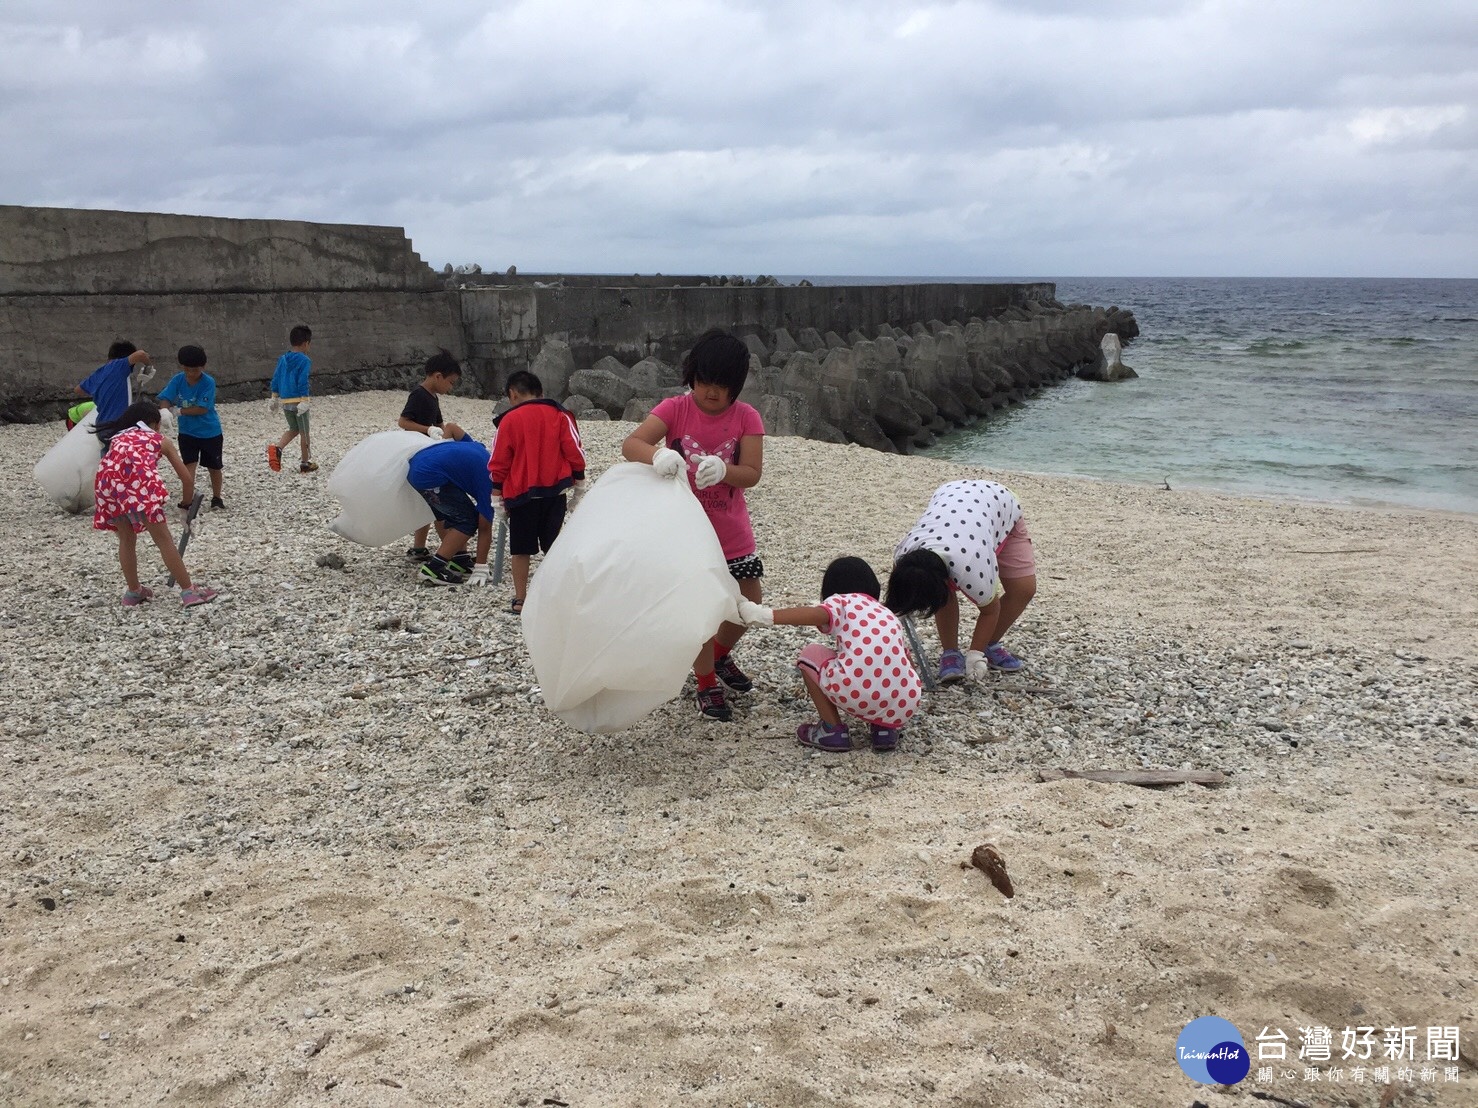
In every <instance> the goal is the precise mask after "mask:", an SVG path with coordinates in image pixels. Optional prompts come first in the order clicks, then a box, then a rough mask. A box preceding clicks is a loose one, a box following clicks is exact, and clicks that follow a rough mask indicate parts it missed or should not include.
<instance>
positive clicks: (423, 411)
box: [399, 350, 467, 562]
mask: <svg viewBox="0 0 1478 1108" xmlns="http://www.w3.org/2000/svg"><path fill="white" fill-rule="evenodd" d="M461 380H462V367H461V366H459V365H458V364H457V360H456V359H455V358H453V357H452V356H451V354H450V353H448V352H447V351H445V350H441V351H438V352H437V353H435V354H433V355H431V357H430V358H429V359H427V361H426V376H425V378H424V380H422V381H421V383H420V384H419V385H417V386H416V387H415V388H413V389H412V390H411V393H410V395H409V396H408V397H406V400H405V408H404V410H403V411H402V412H401V413H400V420H399V426H400V428H401V429H402V430H404V431H417V432H419V433H420V434H423V435H427V436H429V437H431V438H433V439H440V438H448V439H459V440H460V439H464V438H466V437H467V433H466V432H465V431H463V430H462V428H461V427H459V426H457V425H456V424H455V423H447V422H444V421H443V420H442V418H441V401H440V400H439V399H437V398H438V397H442V396H445V395H447V393H449V392H451V391H452V390H453V389H454V388H456V387H457V383H458V382H459V381H461ZM430 530H431V528H430V527H429V526H428V527H422V528H421V529H420V530H418V531H417V532H416V534H415V537H414V538H413V539H412V540H411V548H410V549H409V550H407V551H406V552H405V553H406V557H408V558H414V559H415V560H416V561H418V562H424V561H426V560H427V559H428V558H430V557H431V551H430V550H428V549H427V547H426V536H427V534H428V533H429V532H430ZM440 531H441V528H440V527H439V526H438V527H437V533H438V534H439V533H440Z"/></svg>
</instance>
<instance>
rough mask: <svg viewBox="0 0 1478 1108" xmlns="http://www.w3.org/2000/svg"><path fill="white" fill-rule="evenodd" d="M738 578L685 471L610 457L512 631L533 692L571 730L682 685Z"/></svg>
mask: <svg viewBox="0 0 1478 1108" xmlns="http://www.w3.org/2000/svg"><path fill="white" fill-rule="evenodd" d="M738 598H739V586H738V585H737V584H736V583H735V581H734V578H733V577H731V576H730V575H729V570H728V566H727V565H726V564H725V563H724V552H723V549H722V548H721V547H720V546H719V542H718V536H717V535H715V534H714V533H713V525H712V524H710V523H709V522H708V517H707V516H706V515H704V514H703V509H702V507H700V506H699V504H698V499H697V497H695V496H694V495H693V493H692V490H691V489H689V488H688V483H687V482H686V481H673V480H669V479H667V478H664V477H659V476H657V474H655V473H654V472H652V467H651V466H649V465H641V464H638V463H634V462H627V463H623V464H620V465H616V466H613V467H611V468H610V469H609V470H607V471H606V473H605V475H604V476H603V477H602V478H601V479H600V480H599V481H597V482H596V483H595V486H594V487H593V488H592V489H591V490H590V491H589V492H588V493H586V494H585V497H584V499H582V500H581V501H580V510H579V511H577V512H575V513H573V514H572V515H571V516H570V518H569V521H568V522H567V523H566V524H565V528H564V530H563V531H561V532H560V536H559V539H558V540H557V541H556V542H555V544H554V547H553V548H552V549H551V550H550V551H549V553H548V554H546V555H545V556H544V562H543V564H542V565H541V566H540V567H539V571H538V573H537V574H536V575H535V576H534V580H533V584H532V586H531V587H530V588H529V595H528V599H527V601H526V602H525V604H524V609H523V637H524V642H525V643H526V644H527V646H528V649H529V657H530V659H531V660H532V661H533V663H534V675H535V676H536V677H537V678H538V680H539V685H540V687H541V688H542V689H543V694H544V703H545V704H546V705H548V707H549V709H550V711H552V712H554V714H555V715H557V716H559V718H560V719H562V720H564V721H565V722H566V723H568V724H570V725H571V726H573V727H578V728H579V729H580V730H582V731H602V732H610V731H622V730H625V729H626V728H628V727H630V726H631V725H632V724H634V723H636V722H637V721H638V720H640V719H641V718H642V717H643V716H645V715H647V714H648V713H650V712H652V711H653V710H655V709H656V708H658V707H660V706H661V705H663V704H665V703H666V702H667V701H669V700H671V699H672V698H673V697H675V696H677V695H678V693H680V692H681V691H682V687H683V682H684V681H685V680H687V676H688V673H689V672H690V671H691V670H692V668H693V660H694V659H695V658H697V657H698V651H699V650H700V649H702V647H703V644H704V643H705V642H707V641H708V640H709V639H711V638H712V637H713V635H714V632H716V631H717V630H718V627H719V624H720V623H722V622H723V621H724V620H725V619H732V618H734V617H735V604H736V602H737V601H738Z"/></svg>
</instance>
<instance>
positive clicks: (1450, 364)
mask: <svg viewBox="0 0 1478 1108" xmlns="http://www.w3.org/2000/svg"><path fill="white" fill-rule="evenodd" d="M810 279H811V280H812V281H813V282H815V283H816V284H830V285H854V284H855V285H862V284H908V283H917V282H920V281H931V282H933V281H980V280H1022V279H1023V278H980V277H976V278H964V277H939V278H920V277H812V278H810ZM1032 279H1033V280H1055V281H1056V284H1057V298H1058V300H1060V301H1062V302H1063V303H1064V304H1073V303H1081V304H1093V305H1099V306H1103V307H1108V306H1109V305H1115V304H1116V305H1118V306H1120V307H1123V308H1129V309H1130V310H1132V311H1133V312H1134V315H1135V318H1136V319H1137V320H1138V321H1139V328H1140V337H1139V339H1137V340H1136V341H1135V342H1133V343H1131V344H1129V346H1128V347H1127V348H1126V349H1125V352H1124V361H1125V363H1126V364H1127V365H1130V366H1132V367H1133V368H1134V369H1135V370H1136V371H1137V372H1138V373H1139V379H1138V380H1134V381H1127V382H1123V383H1119V384H1095V383H1089V382H1084V381H1072V382H1069V383H1067V384H1063V385H1060V386H1057V387H1055V388H1051V389H1047V390H1045V391H1043V392H1042V393H1040V394H1039V395H1038V396H1037V397H1035V398H1033V399H1032V400H1031V401H1029V402H1028V403H1027V404H1026V405H1025V406H1024V407H1020V408H1015V409H1011V410H1010V411H1009V412H1007V413H1004V414H998V415H997V416H996V417H995V418H993V419H991V420H990V421H989V422H986V423H982V424H980V425H978V426H976V427H971V428H968V429H965V430H962V431H959V432H956V433H954V434H951V435H949V436H947V437H946V438H945V439H944V440H942V441H941V442H940V444H939V445H938V446H937V447H935V448H934V449H932V450H930V451H929V452H928V453H930V454H933V455H935V456H939V457H947V458H954V459H959V460H962V461H969V462H975V463H979V464H981V465H984V466H989V467H993V468H1001V469H1015V470H1024V471H1027V472H1035V473H1063V474H1073V475H1079V476H1085V477H1095V478H1101V479H1105V480H1111V481H1131V482H1147V483H1154V484H1159V483H1160V482H1161V481H1162V480H1168V481H1169V482H1170V484H1171V486H1172V487H1174V488H1180V487H1186V488H1193V487H1198V488H1208V489H1220V490H1223V491H1227V492H1234V493H1244V494H1251V495H1264V496H1276V497H1293V498H1299V499H1308V500H1319V501H1336V502H1346V503H1355V504H1395V505H1402V506H1406V507H1417V508H1437V509H1446V510H1451V511H1459V512H1466V513H1474V514H1478V280H1436V279H1433V280H1420V279H1413V280H1391V279H1317V278H1310V279H1301V278H1232V277H1226V278H1154V277H1123V278H1108V277H1092V278H1088V277H1062V278H1032ZM786 280H792V278H786Z"/></svg>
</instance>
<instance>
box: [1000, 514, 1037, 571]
mask: <svg viewBox="0 0 1478 1108" xmlns="http://www.w3.org/2000/svg"><path fill="white" fill-rule="evenodd" d="M996 568H997V569H998V570H1000V574H1001V580H1002V581H1014V580H1015V579H1016V578H1018V577H1035V576H1036V575H1037V559H1036V555H1035V554H1034V553H1033V551H1032V536H1031V532H1030V531H1028V530H1027V529H1026V517H1025V516H1022V517H1021V518H1020V519H1018V520H1017V521H1016V526H1015V527H1013V528H1011V531H1010V533H1009V534H1008V535H1007V536H1006V541H1005V542H1003V543H1001V545H1000V547H999V548H998V549H997V550H996Z"/></svg>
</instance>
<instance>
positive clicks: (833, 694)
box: [739, 558, 923, 754]
mask: <svg viewBox="0 0 1478 1108" xmlns="http://www.w3.org/2000/svg"><path fill="white" fill-rule="evenodd" d="M881 591H882V590H881V589H880V588H879V587H878V578H877V575H876V574H875V573H873V571H872V567H871V566H869V565H868V564H867V563H866V562H864V561H863V560H862V559H861V558H838V559H837V560H836V561H834V562H832V563H831V565H829V566H827V567H826V574H825V576H823V577H822V579H821V604H820V606H819V607H815V608H775V609H770V608H766V607H764V606H763V605H760V604H755V603H753V602H751V601H749V600H743V599H741V600H740V601H739V615H740V617H741V618H742V619H743V620H744V622H745V624H747V625H748V626H750V627H759V626H765V625H770V624H775V623H779V624H785V625H789V626H793V627H819V628H820V629H821V630H823V631H825V632H827V633H828V634H830V635H832V636H833V637H834V638H835V639H836V649H835V650H832V649H829V648H828V647H826V646H823V645H822V644H821V643H812V644H810V645H809V646H807V647H806V648H805V649H804V650H802V651H801V656H800V658H799V659H798V660H797V662H796V668H797V669H799V670H800V671H801V678H802V679H803V680H804V681H805V683H806V691H807V692H809V693H810V694H811V700H812V701H813V702H814V703H815V705H816V712H817V714H818V715H820V717H821V719H820V721H819V722H817V723H804V724H802V725H801V726H800V727H799V728H798V729H797V730H796V739H797V741H799V742H800V743H801V745H803V746H810V747H814V748H815V749H817V750H824V751H826V752H828V753H832V754H843V753H846V752H847V751H849V750H851V749H852V739H851V736H850V734H849V733H848V731H847V725H846V724H845V723H844V722H842V713H843V712H845V713H846V714H847V715H849V716H854V717H856V718H857V719H860V720H861V721H862V722H864V723H866V724H867V725H868V728H869V732H870V736H871V739H872V748H873V749H874V750H876V751H886V750H892V749H894V748H895V747H896V746H897V745H898V732H899V731H900V730H902V728H903V726H904V724H906V723H908V721H909V720H911V719H912V718H913V716H914V713H915V712H916V711H918V707H919V700H920V699H921V698H922V696H923V686H922V685H921V683H920V682H919V675H918V674H917V673H916V672H914V668H913V664H912V663H911V662H910V661H909V658H908V651H907V649H906V648H905V646H904V638H903V624H901V623H900V622H899V621H898V617H897V616H895V615H894V614H893V613H892V612H890V611H888V609H887V608H885V607H883V605H882V604H881V603H880V602H879V600H878V594H879V593H880V592H881Z"/></svg>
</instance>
